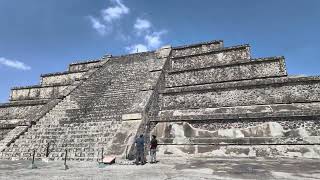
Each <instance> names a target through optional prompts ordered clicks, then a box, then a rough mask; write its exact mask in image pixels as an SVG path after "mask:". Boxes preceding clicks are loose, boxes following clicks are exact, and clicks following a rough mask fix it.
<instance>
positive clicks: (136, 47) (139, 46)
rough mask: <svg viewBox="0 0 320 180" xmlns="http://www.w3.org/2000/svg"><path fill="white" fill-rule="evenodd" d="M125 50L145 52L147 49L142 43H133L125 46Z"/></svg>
mask: <svg viewBox="0 0 320 180" xmlns="http://www.w3.org/2000/svg"><path fill="white" fill-rule="evenodd" d="M126 50H127V51H128V52H129V53H137V52H146V51H148V47H147V46H146V45H144V44H134V45H132V46H129V47H126Z"/></svg>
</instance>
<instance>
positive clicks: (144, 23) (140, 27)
mask: <svg viewBox="0 0 320 180" xmlns="http://www.w3.org/2000/svg"><path fill="white" fill-rule="evenodd" d="M133 27H134V29H135V30H137V31H138V32H140V31H144V30H148V29H150V28H151V23H150V21H148V20H146V19H141V18H137V20H136V22H135V24H134V25H133Z"/></svg>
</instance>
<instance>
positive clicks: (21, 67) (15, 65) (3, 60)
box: [0, 57, 31, 70]
mask: <svg viewBox="0 0 320 180" xmlns="http://www.w3.org/2000/svg"><path fill="white" fill-rule="evenodd" d="M0 64H2V65H5V66H8V67H12V68H16V69H19V70H30V69H31V67H30V66H28V65H25V64H24V63H23V62H20V61H16V60H10V59H6V58H4V57H0Z"/></svg>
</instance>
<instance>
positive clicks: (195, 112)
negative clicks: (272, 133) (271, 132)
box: [159, 102, 320, 119]
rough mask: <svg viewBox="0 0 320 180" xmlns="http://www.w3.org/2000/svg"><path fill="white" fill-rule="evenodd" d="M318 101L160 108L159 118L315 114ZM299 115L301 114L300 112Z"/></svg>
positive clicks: (318, 106)
mask: <svg viewBox="0 0 320 180" xmlns="http://www.w3.org/2000/svg"><path fill="white" fill-rule="evenodd" d="M319 110H320V102H311V103H305V102H302V103H291V104H267V105H249V106H229V107H216V108H197V109H174V110H162V111H160V112H159V118H164V119H166V118H173V119H175V118H186V117H193V118H204V117H206V118H208V117H210V116H218V117H219V116H220V115H236V116H239V115H241V114H242V115H241V116H243V114H245V115H246V116H248V114H257V113H263V114H264V115H269V114H272V115H275V114H277V113H278V114H279V113H280V114H285V115H289V114H291V115H293V114H294V115H297V114H299V112H303V113H304V114H305V113H308V114H312V115H315V113H319V112H320V111H319ZM300 115H301V114H300Z"/></svg>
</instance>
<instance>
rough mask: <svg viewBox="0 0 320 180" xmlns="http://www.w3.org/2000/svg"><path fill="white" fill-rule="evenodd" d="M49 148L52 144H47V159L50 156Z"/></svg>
mask: <svg viewBox="0 0 320 180" xmlns="http://www.w3.org/2000/svg"><path fill="white" fill-rule="evenodd" d="M49 147H50V143H49V142H48V144H47V151H46V157H48V156H49Z"/></svg>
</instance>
